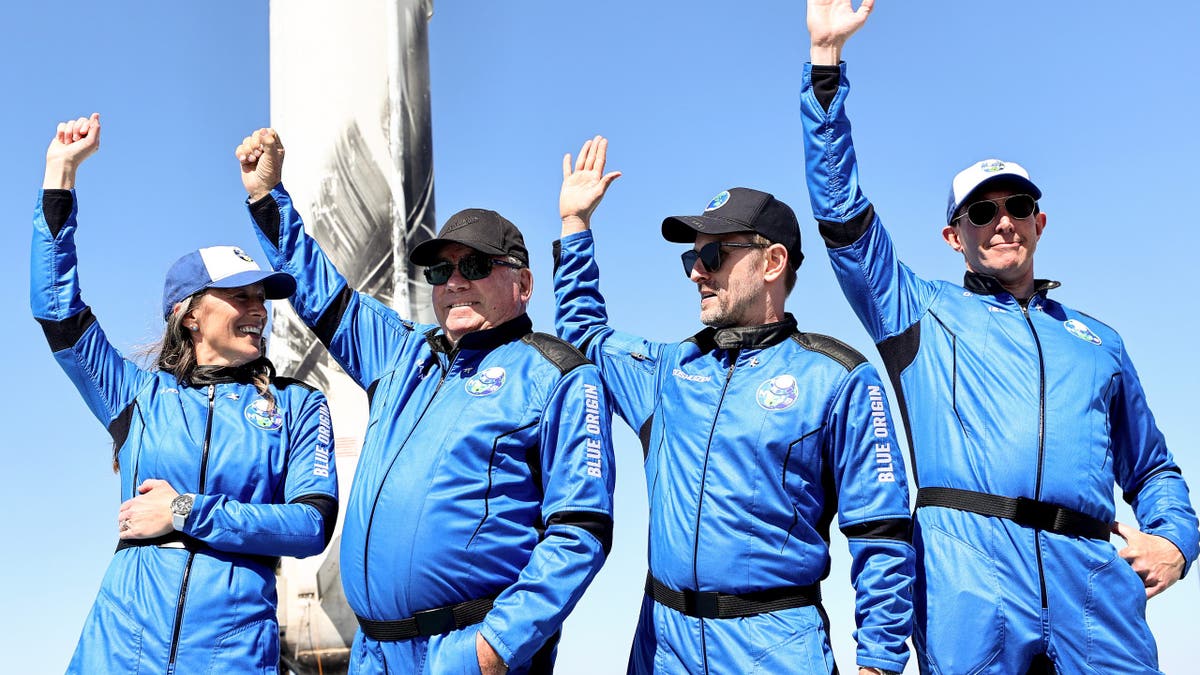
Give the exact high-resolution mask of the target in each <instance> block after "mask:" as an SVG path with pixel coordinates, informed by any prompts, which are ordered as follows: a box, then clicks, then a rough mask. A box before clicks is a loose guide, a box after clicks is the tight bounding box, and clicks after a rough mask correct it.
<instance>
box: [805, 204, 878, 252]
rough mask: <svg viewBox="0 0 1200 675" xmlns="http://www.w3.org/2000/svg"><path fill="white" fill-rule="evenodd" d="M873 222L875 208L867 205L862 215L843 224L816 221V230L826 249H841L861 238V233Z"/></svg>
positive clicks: (830, 221)
mask: <svg viewBox="0 0 1200 675" xmlns="http://www.w3.org/2000/svg"><path fill="white" fill-rule="evenodd" d="M874 221H875V207H874V206H873V205H871V204H867V208H865V209H863V210H862V213H860V214H858V215H857V216H854V217H853V218H851V219H850V220H847V221H845V222H840V223H839V222H835V221H832V220H818V221H817V230H818V231H820V233H821V238H822V239H824V240H825V247H826V248H842V247H843V246H849V245H850V244H853V243H854V242H856V241H858V240H859V239H860V238H862V236H863V233H864V232H866V231H867V228H868V227H870V226H871V223H872V222H874Z"/></svg>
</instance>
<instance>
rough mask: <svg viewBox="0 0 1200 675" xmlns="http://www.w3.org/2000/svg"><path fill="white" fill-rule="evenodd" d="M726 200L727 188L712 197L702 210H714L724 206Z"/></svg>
mask: <svg viewBox="0 0 1200 675" xmlns="http://www.w3.org/2000/svg"><path fill="white" fill-rule="evenodd" d="M727 201H729V190H722V191H721V194H719V195H717V196H716V197H713V198H712V201H711V202H709V203H708V206H706V207H704V212H705V213H708V212H709V211H715V210H716V209H719V208H721V207H722V206H725V202H727Z"/></svg>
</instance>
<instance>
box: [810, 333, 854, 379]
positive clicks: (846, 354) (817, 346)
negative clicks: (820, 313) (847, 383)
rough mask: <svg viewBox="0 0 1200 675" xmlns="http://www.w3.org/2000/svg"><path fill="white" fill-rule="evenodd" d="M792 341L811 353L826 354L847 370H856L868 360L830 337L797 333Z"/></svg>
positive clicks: (848, 346) (843, 343)
mask: <svg viewBox="0 0 1200 675" xmlns="http://www.w3.org/2000/svg"><path fill="white" fill-rule="evenodd" d="M792 339H793V340H795V341H796V344H799V345H800V346H801V347H804V348H805V349H807V350H809V351H810V352H817V353H819V354H824V355H825V356H828V357H829V358H831V359H833V360H834V361H837V362H838V363H840V364H841V365H842V367H843V368H845V369H846V370H854V369H855V368H857V367H858V366H859V365H861V364H863V363H865V362H866V360H867V357H865V356H863V355H862V354H860V353H858V351H856V350H855V349H854V348H853V347H851V346H850V345H848V344H846V343H845V342H842V341H841V340H838V339H837V338H831V337H829V336H828V335H821V334H820V333H796V334H795V335H793V336H792Z"/></svg>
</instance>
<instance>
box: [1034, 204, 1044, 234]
mask: <svg viewBox="0 0 1200 675" xmlns="http://www.w3.org/2000/svg"><path fill="white" fill-rule="evenodd" d="M1033 224H1034V226H1035V227H1036V232H1037V236H1038V238H1039V239H1041V237H1042V230H1044V229H1046V212H1045V211H1038V213H1037V215H1036V216H1034V217H1033Z"/></svg>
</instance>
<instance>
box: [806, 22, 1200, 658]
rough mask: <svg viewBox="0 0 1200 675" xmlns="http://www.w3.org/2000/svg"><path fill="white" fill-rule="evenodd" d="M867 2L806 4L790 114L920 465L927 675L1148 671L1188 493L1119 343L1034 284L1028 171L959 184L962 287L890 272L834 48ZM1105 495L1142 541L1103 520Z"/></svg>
mask: <svg viewBox="0 0 1200 675" xmlns="http://www.w3.org/2000/svg"><path fill="white" fill-rule="evenodd" d="M873 4H874V3H873V2H872V0H864V1H863V2H862V3H861V6H860V7H859V9H858V10H857V11H855V10H854V9H853V8H852V6H851V2H850V0H809V3H808V28H809V32H810V34H811V38H812V53H811V54H812V63H811V64H808V65H806V66H805V68H804V76H803V85H802V90H801V105H802V109H803V118H804V130H805V137H804V142H805V155H806V157H807V163H808V167H807V171H808V191H809V195H810V198H811V200H812V207H813V214H814V216H815V217H816V219H817V221H818V222H819V224H820V228H821V234H822V236H823V237H824V239H825V242H826V244H827V246H828V249H829V250H828V252H829V257H830V259H831V260H832V262H833V268H834V271H835V273H836V275H837V277H838V281H839V282H840V283H841V285H842V290H843V291H844V292H845V294H846V298H847V299H848V300H849V301H850V304H851V305H852V306H853V307H854V310H855V312H856V313H857V314H858V316H859V318H860V319H861V320H862V322H863V324H864V325H865V326H866V328H867V331H868V332H869V333H870V334H871V337H872V339H874V340H875V342H876V344H877V345H878V346H879V351H880V354H881V355H882V357H883V360H884V363H885V364H886V366H887V368H888V372H889V373H890V375H891V378H892V384H893V385H894V386H895V388H896V392H897V395H898V396H899V398H900V401H899V402H900V407H901V410H902V411H904V415H905V423H906V426H907V427H908V435H909V444H910V447H911V448H912V449H913V453H914V457H915V461H914V465H913V474H914V476H916V477H918V478H919V480H918V486H919V489H918V491H917V514H916V532H915V534H914V540H915V543H916V546H917V550H918V553H919V558H918V575H917V587H916V588H917V597H916V613H915V619H916V620H915V624H914V632H913V637H914V642H915V644H916V647H917V655H918V660H919V661H920V662H921V667H922V671H923V672H934V673H997V674H999V673H1006V674H1007V673H1024V672H1026V671H1027V670H1028V671H1030V672H1046V671H1048V670H1049V671H1053V670H1054V669H1055V668H1057V670H1058V672H1061V673H1084V672H1088V673H1146V672H1157V670H1158V665H1157V664H1158V656H1157V650H1156V647H1155V644H1154V638H1153V636H1152V635H1151V634H1150V631H1149V628H1148V627H1147V625H1146V619H1145V609H1146V604H1145V603H1146V599H1147V597H1149V596H1153V595H1155V594H1157V593H1159V592H1161V591H1163V590H1164V589H1166V588H1167V587H1168V586H1170V585H1171V584H1172V583H1174V582H1175V581H1176V580H1178V579H1179V578H1180V577H1181V576H1182V574H1183V573H1184V572H1185V571H1186V570H1187V566H1188V565H1189V564H1190V561H1193V560H1195V558H1196V554H1197V548H1198V546H1197V522H1196V515H1195V512H1194V510H1193V509H1192V506H1191V504H1190V503H1189V498H1188V489H1187V485H1186V484H1185V483H1184V480H1183V477H1182V476H1181V474H1180V472H1179V467H1178V466H1177V465H1176V464H1175V462H1174V460H1173V459H1172V456H1171V453H1170V452H1169V451H1168V450H1167V448H1166V444H1165V442H1164V440H1163V436H1162V434H1161V433H1160V432H1159V430H1158V428H1157V427H1156V426H1155V424H1154V416H1153V415H1152V414H1151V413H1150V409H1149V407H1148V406H1147V404H1146V398H1145V394H1144V392H1143V391H1142V387H1141V384H1140V382H1139V381H1138V376H1137V373H1136V372H1135V371H1134V368H1133V364H1132V363H1131V362H1130V360H1129V354H1128V352H1127V351H1126V347H1125V345H1124V343H1123V342H1122V340H1121V336H1120V335H1119V334H1117V332H1116V331H1114V330H1113V329H1112V328H1110V327H1108V326H1106V325H1105V324H1103V323H1101V322H1100V321H1098V320H1096V319H1094V318H1092V317H1090V316H1088V315H1086V314H1083V313H1082V312H1079V311H1076V310H1073V309H1071V308H1069V307H1066V306H1064V305H1062V304H1061V303H1059V302H1057V301H1055V300H1052V299H1050V297H1049V296H1048V293H1049V292H1050V291H1051V290H1052V289H1054V288H1057V287H1058V286H1059V284H1058V282H1056V281H1048V280H1044V279H1037V278H1035V277H1034V274H1033V257H1034V251H1035V250H1036V248H1037V243H1038V240H1039V239H1040V238H1041V236H1042V233H1043V232H1044V230H1045V227H1046V214H1045V213H1043V212H1042V211H1041V210H1040V208H1039V206H1038V200H1039V199H1040V198H1041V196H1042V191H1041V190H1040V189H1039V188H1038V186H1037V185H1035V184H1034V183H1033V181H1032V180H1030V178H1029V173H1028V172H1027V171H1026V170H1025V169H1024V168H1023V167H1021V166H1019V165H1017V164H1015V163H1013V162H1007V161H1001V160H996V159H988V160H984V161H982V162H978V163H976V164H973V165H971V166H969V167H967V168H966V169H964V170H963V171H961V172H960V173H958V174H957V175H956V176H955V177H954V179H953V181H952V183H951V190H950V200H949V205H948V207H947V209H946V223H945V225H944V226H943V227H942V228H941V233H942V237H943V238H944V239H945V241H946V243H947V244H948V245H949V246H950V247H951V248H952V249H953V250H955V251H956V252H958V253H961V254H962V256H963V259H964V261H965V263H966V268H967V271H966V276H965V278H964V280H963V283H962V285H959V284H955V283H950V282H946V281H927V280H925V279H922V278H920V277H918V276H916V275H915V274H914V273H913V272H912V271H911V270H910V269H909V268H908V267H907V266H905V265H904V264H902V263H901V262H900V260H899V258H898V256H897V254H896V252H895V249H894V247H893V243H892V240H891V237H890V236H889V235H888V232H887V231H886V230H885V229H884V228H883V225H882V223H881V222H880V220H879V217H878V216H877V215H876V213H875V210H874V207H873V206H872V205H871V203H870V202H868V201H867V198H866V196H865V195H864V194H863V193H862V191H861V189H860V182H859V177H858V167H857V161H856V158H855V151H854V145H853V141H852V140H851V135H850V121H849V118H848V116H847V114H846V108H845V102H846V97H847V95H848V91H849V82H848V81H847V79H846V67H845V64H844V63H842V62H841V51H842V48H843V46H844V45H845V43H846V41H847V40H848V39H849V37H850V36H851V35H852V34H853V33H854V32H855V31H856V30H858V28H860V27H861V26H862V25H863V24H864V23H865V21H866V18H867V15H868V13H869V12H870V10H871V9H872V6H873ZM1114 485H1119V486H1120V488H1121V490H1122V492H1123V493H1124V497H1125V499H1126V501H1128V502H1129V503H1130V504H1131V505H1132V507H1133V511H1134V513H1135V514H1136V516H1137V519H1138V521H1139V523H1140V524H1141V526H1142V528H1144V531H1139V530H1138V529H1137V528H1134V527H1131V526H1129V525H1125V524H1122V523H1113V518H1114V513H1115V507H1114V503H1113V486H1114ZM1110 527H1111V530H1112V531H1113V532H1115V533H1116V534H1118V535H1119V536H1121V537H1122V538H1124V539H1125V540H1126V542H1127V545H1126V546H1125V547H1124V548H1123V549H1122V550H1120V551H1118V550H1117V549H1116V547H1114V546H1113V545H1112V544H1110V543H1109V533H1110ZM1121 558H1124V559H1125V560H1124V561H1123V560H1121ZM1126 561H1128V562H1126Z"/></svg>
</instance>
